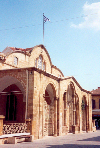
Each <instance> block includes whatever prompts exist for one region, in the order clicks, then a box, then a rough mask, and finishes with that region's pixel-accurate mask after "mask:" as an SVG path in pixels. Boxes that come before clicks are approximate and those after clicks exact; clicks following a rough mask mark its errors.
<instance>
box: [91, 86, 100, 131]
mask: <svg viewBox="0 0 100 148" xmlns="http://www.w3.org/2000/svg"><path fill="white" fill-rule="evenodd" d="M91 93H92V119H93V120H95V125H96V128H100V87H98V88H97V89H95V90H92V92H91Z"/></svg>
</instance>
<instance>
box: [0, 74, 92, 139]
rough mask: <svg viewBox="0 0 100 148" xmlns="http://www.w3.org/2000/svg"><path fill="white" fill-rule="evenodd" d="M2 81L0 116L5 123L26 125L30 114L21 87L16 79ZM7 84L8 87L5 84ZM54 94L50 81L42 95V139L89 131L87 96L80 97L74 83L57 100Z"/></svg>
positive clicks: (56, 90) (55, 93)
mask: <svg viewBox="0 0 100 148" xmlns="http://www.w3.org/2000/svg"><path fill="white" fill-rule="evenodd" d="M1 82H2V87H1V88H3V90H1V94H0V97H1V99H0V104H2V106H0V114H2V115H4V116H5V119H4V123H6V124H7V123H25V120H26V113H27V114H28V115H29V114H30V113H29V107H28V104H27V101H28V100H25V99H26V98H25V97H26V96H25V93H26V92H25V91H24V88H23V87H22V85H21V83H20V82H19V81H18V80H17V79H16V78H14V77H11V76H6V77H5V78H4V79H3V78H2V79H1ZM4 82H6V83H4ZM8 83H9V84H10V85H7V84H8ZM44 85H45V84H44ZM1 88H0V89H1ZM57 92H59V90H58V89H57V88H56V87H55V85H54V84H53V83H51V82H50V83H48V84H47V85H46V87H45V92H44V94H42V96H43V104H42V106H43V110H42V111H43V112H42V122H43V123H42V127H41V128H42V130H41V131H42V134H41V135H42V137H44V136H58V135H63V134H67V133H68V132H70V133H79V132H81V131H88V129H89V107H88V106H89V104H88V99H87V98H86V96H85V95H83V97H82V98H79V96H78V94H77V93H76V90H75V86H74V83H73V82H70V83H69V85H68V86H67V87H66V90H64V91H63V93H62V94H63V95H62V97H60V98H59V96H60V95H57ZM29 93H30V92H29ZM31 101H32V97H31ZM33 105H34V103H33ZM38 106H40V105H38ZM33 108H34V106H33ZM33 117H34V115H33ZM39 117H40V115H39ZM37 122H39V121H37ZM36 126H37V125H36ZM38 129H39V128H38ZM39 130H40V129H39Z"/></svg>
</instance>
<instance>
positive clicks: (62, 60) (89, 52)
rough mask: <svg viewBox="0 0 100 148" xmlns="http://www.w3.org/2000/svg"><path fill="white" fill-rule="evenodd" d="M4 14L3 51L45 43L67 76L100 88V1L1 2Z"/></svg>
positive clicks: (1, 24)
mask: <svg viewBox="0 0 100 148" xmlns="http://www.w3.org/2000/svg"><path fill="white" fill-rule="evenodd" d="M0 12H1V13H0V51H1V52H2V51H3V50H4V49H5V48H6V47H7V46H10V47H20V48H28V47H34V46H35V45H39V44H44V46H45V47H46V49H47V50H48V52H49V54H50V57H51V61H52V64H53V65H55V66H57V67H58V68H59V69H61V71H62V72H63V74H64V76H74V77H75V78H76V80H77V81H78V83H79V84H80V85H81V86H82V87H83V88H84V89H86V90H90V91H91V90H92V89H96V88H97V87H99V86H100V0H88V1H85V0H36V1H35V0H0ZM43 13H44V15H45V16H46V17H47V18H49V19H50V22H48V21H47V22H46V23H45V25H44V27H45V30H44V43H43Z"/></svg>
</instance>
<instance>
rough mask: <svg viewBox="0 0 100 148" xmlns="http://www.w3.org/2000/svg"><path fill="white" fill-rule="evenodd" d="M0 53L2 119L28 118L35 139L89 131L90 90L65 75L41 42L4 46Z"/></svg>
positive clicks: (19, 120) (15, 120) (18, 120)
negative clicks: (33, 44) (28, 45)
mask: <svg viewBox="0 0 100 148" xmlns="http://www.w3.org/2000/svg"><path fill="white" fill-rule="evenodd" d="M0 57H1V58H0V66H1V67H0V68H1V70H0V104H2V105H1V106H0V114H1V115H3V116H5V119H4V123H16V122H17V123H24V122H26V121H28V120H29V121H31V122H30V127H29V125H28V127H29V128H30V132H31V134H32V135H34V138H35V139H38V138H42V137H44V136H60V135H64V134H67V133H68V132H71V133H79V132H82V131H86V132H89V131H92V102H91V92H89V91H87V90H84V89H83V88H82V87H81V86H80V85H79V83H78V82H77V81H76V79H75V78H74V77H64V75H63V73H62V72H61V70H60V69H58V68H57V67H56V66H54V65H52V62H51V59H50V56H49V54H48V52H47V50H46V48H45V47H44V46H43V45H38V46H35V47H33V48H27V49H21V48H14V47H7V48H6V49H5V50H4V51H3V52H2V53H1V54H0Z"/></svg>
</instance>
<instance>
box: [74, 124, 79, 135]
mask: <svg viewBox="0 0 100 148" xmlns="http://www.w3.org/2000/svg"><path fill="white" fill-rule="evenodd" d="M79 131H80V130H79V126H77V125H72V133H73V134H77V133H79Z"/></svg>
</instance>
